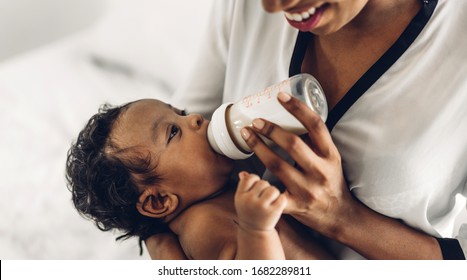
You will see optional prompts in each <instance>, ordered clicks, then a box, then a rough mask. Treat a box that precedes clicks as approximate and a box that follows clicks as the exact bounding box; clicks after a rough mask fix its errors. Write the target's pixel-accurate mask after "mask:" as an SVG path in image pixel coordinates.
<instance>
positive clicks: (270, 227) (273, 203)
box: [235, 172, 287, 260]
mask: <svg viewBox="0 0 467 280" xmlns="http://www.w3.org/2000/svg"><path fill="white" fill-rule="evenodd" d="M239 177H240V182H239V183H238V188H237V192H236V193H235V209H236V210H237V216H238V229H237V252H236V259H248V260H251V259H260V260H265V259H285V255H284V249H283V247H282V243H281V241H280V239H279V235H278V233H277V231H276V229H275V226H276V224H277V222H278V221H279V219H280V217H281V215H282V211H283V210H284V208H285V206H286V203H287V200H286V198H285V196H283V195H281V194H280V192H279V190H278V189H277V188H276V187H274V186H271V185H270V184H269V183H268V182H267V181H264V180H261V179H260V178H259V177H258V176H257V175H252V174H248V173H247V172H241V173H240V174H239Z"/></svg>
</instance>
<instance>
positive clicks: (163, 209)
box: [136, 187, 178, 219]
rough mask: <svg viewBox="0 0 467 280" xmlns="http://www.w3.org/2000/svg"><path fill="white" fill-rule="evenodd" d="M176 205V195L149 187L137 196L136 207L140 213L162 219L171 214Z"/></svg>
mask: <svg viewBox="0 0 467 280" xmlns="http://www.w3.org/2000/svg"><path fill="white" fill-rule="evenodd" d="M177 206H178V197H177V196H176V195H175V194H173V193H167V192H160V191H159V190H158V188H156V187H149V188H147V189H145V190H144V192H143V193H142V194H141V195H140V196H139V199H138V202H137V203H136V208H137V209H138V212H140V213H141V215H144V216H147V217H151V218H158V219H162V218H165V217H166V216H168V215H170V214H172V213H173V212H174V211H175V210H176V209H177Z"/></svg>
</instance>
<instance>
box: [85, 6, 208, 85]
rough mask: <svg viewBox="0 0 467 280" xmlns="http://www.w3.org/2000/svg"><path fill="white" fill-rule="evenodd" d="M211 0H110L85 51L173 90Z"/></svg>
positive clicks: (193, 49) (191, 54) (187, 64)
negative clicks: (107, 9)
mask: <svg viewBox="0 0 467 280" xmlns="http://www.w3.org/2000/svg"><path fill="white" fill-rule="evenodd" d="M213 1H214V0H195V1H194V0H182V1H167V0H118V1H115V0H110V1H109V2H108V4H109V6H110V7H109V11H108V12H107V13H106V14H105V15H104V16H103V17H102V19H101V20H100V21H99V22H97V25H96V27H95V29H94V32H93V33H94V34H93V36H91V38H92V39H91V41H90V42H89V51H90V53H91V55H93V56H96V57H97V58H98V59H100V60H104V61H108V62H110V63H111V64H116V65H121V66H124V67H129V69H131V71H135V72H136V73H137V74H138V75H139V76H146V77H151V78H154V79H155V80H156V81H157V82H159V83H161V82H162V83H164V84H165V86H166V88H167V89H168V90H169V91H173V90H174V89H175V87H176V86H177V85H178V84H179V83H180V79H183V77H184V76H185V75H186V74H187V70H188V69H189V68H190V65H191V63H192V62H193V60H194V58H195V57H196V51H197V48H198V46H199V44H200V43H201V37H202V34H204V32H205V30H206V27H207V26H206V25H207V23H208V19H209V13H210V10H211V6H212V3H213Z"/></svg>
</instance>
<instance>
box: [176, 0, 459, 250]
mask: <svg viewBox="0 0 467 280" xmlns="http://www.w3.org/2000/svg"><path fill="white" fill-rule="evenodd" d="M425 2H426V3H424V8H423V9H422V10H421V11H420V12H419V14H418V15H417V16H416V17H415V18H414V19H413V21H412V23H411V24H410V25H409V26H408V27H407V29H406V31H405V32H404V33H403V34H402V35H401V37H400V38H399V40H398V41H397V42H396V43H395V44H394V46H393V47H392V48H391V49H390V50H388V52H387V53H386V54H385V55H384V56H383V57H382V58H381V59H380V60H379V61H378V62H377V63H376V64H375V65H374V66H373V67H372V68H371V69H370V70H369V71H368V72H367V73H366V74H365V75H364V76H363V77H362V78H361V79H360V80H359V81H358V82H357V83H356V84H355V86H354V87H353V88H352V89H351V90H350V91H349V92H348V93H347V95H346V96H345V97H344V98H343V99H342V101H341V102H339V103H338V104H337V105H336V106H335V108H333V110H332V111H331V112H330V113H329V118H328V121H327V125H328V128H329V129H330V131H331V134H332V137H333V140H334V142H335V144H336V146H337V147H338V149H339V151H340V153H341V156H342V160H343V168H344V172H345V175H346V178H347V180H348V185H349V188H350V190H351V191H352V193H353V194H354V195H355V196H356V197H357V198H358V199H359V200H360V201H362V202H363V203H365V204H366V205H367V206H369V207H370V208H372V209H373V210H375V211H377V212H379V213H381V214H383V215H386V216H389V217H393V218H397V219H400V220H402V221H404V222H405V223H406V224H408V225H410V226H411V227H413V228H416V229H419V230H422V231H424V232H426V233H428V234H430V235H432V236H435V237H443V238H456V239H457V240H458V241H459V243H460V245H461V248H462V250H463V253H464V256H467V218H466V217H467V215H466V213H467V210H466V196H467V51H466V50H467V36H465V29H466V28H467V13H466V11H467V1H449V0H439V1H436V0H434V1H425ZM216 5H217V7H215V8H214V10H213V13H212V20H211V21H210V24H209V25H210V26H209V32H208V33H207V36H206V38H205V41H204V47H203V48H202V49H203V51H202V52H203V53H201V54H200V56H199V58H198V63H197V64H196V66H195V68H194V69H192V77H191V79H189V80H188V81H187V82H186V83H184V85H182V86H181V87H180V88H179V90H178V91H177V93H176V94H175V95H174V96H175V98H174V100H173V102H172V103H174V105H176V106H182V107H186V108H188V109H189V110H190V111H197V112H202V113H204V114H205V115H206V116H210V114H211V113H212V112H213V111H214V109H216V108H217V107H218V106H219V105H220V104H221V103H223V102H227V101H236V100H238V99H240V98H241V97H242V96H245V95H248V94H251V93H255V92H258V91H260V90H262V89H264V88H265V87H266V86H268V85H270V84H273V83H275V82H277V81H281V80H283V79H285V78H287V77H288V76H289V75H293V74H296V73H298V72H299V69H300V67H299V66H300V65H301V61H302V55H303V52H304V49H305V48H306V45H305V44H304V43H303V42H305V41H307V40H306V38H307V36H312V35H311V34H310V33H300V34H299V32H298V31H297V30H296V29H294V28H292V27H290V26H289V25H288V23H287V22H286V21H285V19H284V15H283V14H282V13H276V14H268V13H265V12H264V11H263V9H262V7H261V1H248V0H245V1H241V0H239V1H235V0H228V1H227V0H223V1H216ZM433 10H434V11H433ZM457 247H458V246H457Z"/></svg>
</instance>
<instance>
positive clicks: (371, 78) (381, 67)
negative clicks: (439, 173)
mask: <svg viewBox="0 0 467 280" xmlns="http://www.w3.org/2000/svg"><path fill="white" fill-rule="evenodd" d="M437 4H438V0H423V7H422V9H421V10H420V11H419V12H418V13H417V15H416V16H415V17H414V18H413V19H412V21H411V22H410V23H409V25H408V26H407V28H406V29H405V30H404V32H402V34H401V36H400V37H399V39H397V41H396V42H395V43H394V44H393V45H392V46H391V47H390V48H389V49H388V50H387V51H386V53H384V54H383V56H381V58H380V59H378V61H377V62H376V63H375V64H374V65H373V66H372V67H370V69H368V71H367V72H366V73H365V74H363V76H362V77H361V78H360V79H359V80H358V81H357V82H356V83H355V84H354V85H353V86H352V88H350V90H349V91H348V92H347V93H346V94H345V95H344V97H343V98H342V99H341V100H340V101H339V102H338V103H337V104H336V106H334V108H333V109H332V110H331V111H330V112H329V115H328V119H327V121H326V125H327V127H328V129H329V131H332V129H333V128H334V126H335V125H336V123H337V122H338V121H339V120H340V119H341V117H342V116H343V115H344V114H345V113H346V112H347V110H348V109H349V108H350V107H351V106H352V105H353V104H354V103H355V102H356V101H357V100H358V99H359V98H360V96H362V95H363V94H364V93H365V92H366V91H367V90H368V89H369V88H370V87H371V86H372V85H373V84H374V83H375V82H376V81H377V80H378V79H379V78H380V77H381V76H382V75H383V74H384V73H385V72H386V71H387V70H388V69H389V68H390V67H391V66H392V65H393V64H394V63H395V62H396V61H397V60H398V59H399V58H400V57H401V56H402V55H403V54H404V53H405V51H406V50H407V49H408V48H409V47H410V45H411V44H412V43H413V42H414V41H415V39H416V38H417V37H418V35H419V34H420V33H421V32H422V30H423V28H424V27H425V26H426V24H427V23H428V21H429V20H430V18H431V16H432V15H433V12H434V10H435V8H436V6H437ZM312 36H314V35H313V34H312V33H310V32H301V31H300V32H299V33H298V36H297V41H296V42H295V47H294V51H293V54H292V58H291V61H290V66H289V76H290V77H291V76H294V75H297V74H299V73H301V68H302V62H303V59H304V57H305V54H306V49H307V44H308V42H310V39H311V38H312ZM437 240H438V243H439V245H440V247H441V251H442V253H443V257H444V259H465V258H466V256H464V253H463V251H462V249H461V246H460V244H459V241H457V239H449V238H437Z"/></svg>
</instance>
